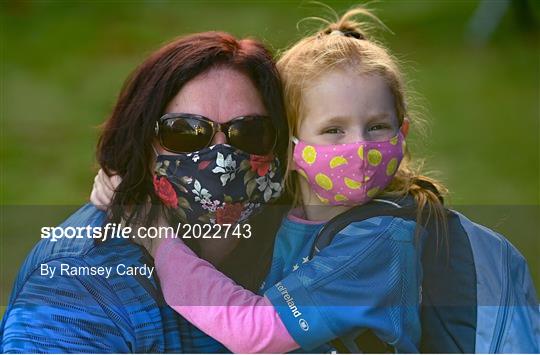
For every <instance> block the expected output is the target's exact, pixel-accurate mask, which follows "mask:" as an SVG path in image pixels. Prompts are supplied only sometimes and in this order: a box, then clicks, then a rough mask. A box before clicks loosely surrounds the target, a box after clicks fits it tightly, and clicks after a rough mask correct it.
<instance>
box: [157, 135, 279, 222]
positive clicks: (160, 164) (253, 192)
mask: <svg viewBox="0 0 540 355" xmlns="http://www.w3.org/2000/svg"><path fill="white" fill-rule="evenodd" d="M282 180H283V179H282V176H281V174H280V172H279V160H278V159H277V158H274V157H273V156H272V155H268V156H258V155H250V154H248V153H245V152H243V151H241V150H238V149H237V148H234V147H232V146H230V145H227V144H217V145H214V146H211V147H208V148H204V149H202V150H200V151H197V152H193V153H186V154H175V155H158V156H157V158H156V166H155V176H154V188H155V191H156V194H157V195H158V196H159V198H160V199H161V200H162V202H163V203H164V204H165V206H167V207H169V208H171V209H174V210H175V212H177V214H178V216H179V218H180V219H181V220H182V221H183V222H185V223H193V224H195V223H210V224H225V223H230V224H236V223H240V222H243V221H245V220H247V219H248V218H249V217H250V216H252V215H253V214H254V213H256V212H258V211H259V210H260V208H261V207H262V205H264V204H266V203H268V202H270V201H272V200H273V199H275V198H277V197H279V195H280V194H281V190H282Z"/></svg>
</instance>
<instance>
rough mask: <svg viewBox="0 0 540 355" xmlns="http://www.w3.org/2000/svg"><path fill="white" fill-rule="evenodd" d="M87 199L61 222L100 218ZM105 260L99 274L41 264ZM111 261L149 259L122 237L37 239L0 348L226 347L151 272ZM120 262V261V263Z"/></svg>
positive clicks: (0, 330)
mask: <svg viewBox="0 0 540 355" xmlns="http://www.w3.org/2000/svg"><path fill="white" fill-rule="evenodd" d="M104 223H105V214H104V213H103V212H101V211H98V210H97V209H96V208H95V207H94V206H93V205H90V204H87V205H85V206H83V207H82V208H81V209H80V210H79V211H77V212H75V213H74V214H73V215H72V216H71V217H70V218H69V219H68V220H66V221H65V222H64V223H63V224H62V226H61V227H67V226H73V227H76V226H80V227H85V226H87V225H90V226H92V227H94V226H102V225H103V224H104ZM62 264H64V266H65V265H66V264H67V265H69V266H70V267H77V268H79V267H80V268H82V269H85V268H86V269H89V268H92V267H94V270H96V269H95V268H97V267H111V268H112V270H115V271H113V272H112V273H111V274H110V276H109V277H106V275H87V276H81V275H79V276H68V275H58V273H59V271H57V272H56V275H55V276H54V277H52V278H51V277H49V276H48V275H43V273H42V268H45V269H46V268H47V267H56V268H57V270H60V267H62ZM43 265H45V266H43ZM118 265H125V266H134V267H142V266H145V265H146V266H147V267H152V266H153V260H152V258H151V257H150V255H149V254H147V253H146V251H145V249H144V248H142V247H140V246H138V245H136V244H134V243H132V242H130V241H129V240H126V239H118V238H114V239H108V240H107V241H105V242H103V243H96V242H95V241H94V240H93V239H88V238H84V239H65V238H64V239H60V240H58V241H56V242H52V241H50V240H48V239H44V240H41V241H40V242H39V243H37V245H36V246H35V247H34V249H33V250H32V251H31V252H30V254H29V255H28V257H27V258H26V260H25V262H24V264H23V265H22V267H21V269H20V271H19V274H18V277H17V279H16V281H15V284H14V287H13V290H12V293H11V297H10V300H9V303H8V306H7V309H6V312H5V314H4V317H3V319H2V324H1V326H0V342H1V343H0V350H1V352H2V353H20V352H23V353H43V352H45V353H109V352H113V353H162V352H165V353H180V352H187V353H198V352H203V353H223V352H228V350H227V349H226V348H225V347H224V346H223V345H221V344H220V343H218V342H217V341H215V340H214V339H212V338H210V337H208V336H207V335H206V334H204V333H203V332H201V331H200V330H199V329H197V328H195V327H194V326H193V325H191V324H190V323H188V322H187V321H186V320H185V319H184V318H182V317H181V316H179V315H178V314H177V313H175V312H174V311H173V310H172V309H171V308H169V307H168V306H167V305H166V303H165V302H164V301H163V298H162V294H161V291H160V287H159V283H158V281H157V279H156V278H155V277H154V275H155V273H154V274H153V276H152V277H151V278H148V277H147V276H143V275H134V276H126V275H121V274H120V273H122V272H123V271H125V270H124V269H120V273H117V272H116V267H117V266H118ZM122 268H123V266H122Z"/></svg>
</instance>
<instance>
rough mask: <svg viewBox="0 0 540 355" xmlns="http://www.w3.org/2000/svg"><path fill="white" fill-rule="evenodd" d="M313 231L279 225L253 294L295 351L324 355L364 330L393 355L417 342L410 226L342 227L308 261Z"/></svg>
mask: <svg viewBox="0 0 540 355" xmlns="http://www.w3.org/2000/svg"><path fill="white" fill-rule="evenodd" d="M323 225H324V224H323V223H321V224H306V223H301V222H298V221H294V220H292V219H290V218H285V219H284V221H283V223H282V225H281V228H280V230H279V232H278V235H277V237H276V238H277V239H276V243H275V246H274V255H273V262H272V267H271V270H270V274H269V275H268V276H267V279H266V280H265V282H264V284H263V286H262V287H261V290H262V291H263V292H265V296H266V297H268V298H269V299H270V301H271V302H272V304H273V305H274V307H276V310H277V312H278V314H279V316H280V318H281V320H282V321H283V323H284V324H285V326H286V327H287V330H288V331H289V333H290V334H291V336H292V337H293V338H294V340H295V341H296V342H297V343H298V344H299V345H300V346H301V348H302V349H300V350H299V351H298V352H305V351H315V352H326V351H332V347H331V346H330V345H329V344H327V343H328V342H329V341H331V340H333V339H335V338H337V337H339V338H340V339H342V340H343V341H345V342H347V343H348V344H350V343H353V342H354V339H356V337H357V336H358V335H360V334H361V333H362V332H364V331H366V330H367V329H369V330H372V331H373V332H374V333H375V334H376V335H377V336H378V337H379V338H380V339H381V340H383V341H384V342H385V343H387V344H390V345H392V346H393V347H394V348H395V350H397V351H398V352H413V353H416V352H418V349H419V343H420V333H421V331H420V329H421V327H420V301H421V300H420V299H421V295H420V293H421V283H422V268H421V261H420V256H421V248H419V245H421V243H417V242H415V237H414V234H415V233H414V231H415V226H416V223H415V222H412V221H406V220H404V219H401V218H395V217H375V218H370V219H367V220H364V221H361V222H354V223H351V224H349V225H348V226H347V227H345V228H344V229H343V230H342V231H341V232H339V233H338V234H337V235H336V236H335V237H334V239H333V241H332V243H331V244H330V245H328V246H327V247H325V248H324V249H322V250H321V251H320V252H319V253H318V254H316V255H315V256H314V257H313V259H311V260H309V258H308V256H309V255H310V251H311V247H312V245H313V243H314V239H315V237H316V235H317V234H318V232H319V230H320V229H321V228H322V227H323Z"/></svg>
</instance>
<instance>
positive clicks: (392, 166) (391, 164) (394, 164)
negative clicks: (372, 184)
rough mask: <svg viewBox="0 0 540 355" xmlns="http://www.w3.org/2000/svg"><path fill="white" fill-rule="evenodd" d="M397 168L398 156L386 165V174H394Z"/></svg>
mask: <svg viewBox="0 0 540 355" xmlns="http://www.w3.org/2000/svg"><path fill="white" fill-rule="evenodd" d="M396 168H397V159H396V158H392V159H390V161H389V162H388V165H386V175H387V176H390V175H393V174H394V173H395V172H396Z"/></svg>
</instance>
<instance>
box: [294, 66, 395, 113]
mask: <svg viewBox="0 0 540 355" xmlns="http://www.w3.org/2000/svg"><path fill="white" fill-rule="evenodd" d="M302 96H303V107H304V116H305V117H311V116H317V117H323V116H324V117H329V116H354V117H356V116H366V115H373V114H379V113H382V112H392V111H395V101H394V95H393V94H392V91H391V89H390V87H389V85H388V84H387V82H386V80H385V78H384V77H383V76H382V75H379V74H361V73H359V72H358V71H355V70H353V69H352V68H346V69H341V68H340V69H333V70H331V71H329V72H326V73H324V74H321V75H320V76H318V77H317V78H315V79H314V80H313V81H312V82H311V83H310V85H308V86H306V88H305V90H304V92H303V95H302Z"/></svg>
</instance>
